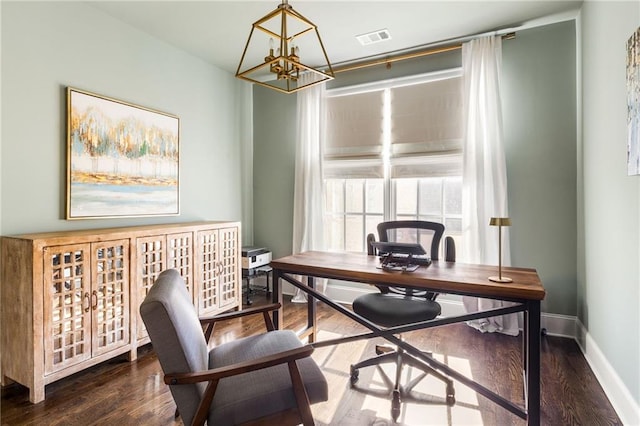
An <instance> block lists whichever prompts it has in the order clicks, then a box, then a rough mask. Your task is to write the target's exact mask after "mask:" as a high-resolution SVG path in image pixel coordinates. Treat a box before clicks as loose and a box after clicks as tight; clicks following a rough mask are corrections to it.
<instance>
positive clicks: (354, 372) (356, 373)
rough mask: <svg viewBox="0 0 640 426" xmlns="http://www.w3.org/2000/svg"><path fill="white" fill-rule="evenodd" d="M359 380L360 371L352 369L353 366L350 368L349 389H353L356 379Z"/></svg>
mask: <svg viewBox="0 0 640 426" xmlns="http://www.w3.org/2000/svg"><path fill="white" fill-rule="evenodd" d="M359 378H360V371H358V369H356V368H353V365H352V366H351V387H353V386H354V385H355V384H356V383H357V382H358V379H359Z"/></svg>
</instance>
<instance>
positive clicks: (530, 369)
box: [525, 300, 540, 426]
mask: <svg viewBox="0 0 640 426" xmlns="http://www.w3.org/2000/svg"><path fill="white" fill-rule="evenodd" d="M527 305H528V309H527V314H526V315H525V318H527V322H526V325H525V326H526V328H527V329H526V338H527V352H526V358H527V361H526V364H527V366H526V367H527V368H526V372H527V401H526V404H527V423H528V424H529V425H536V426H537V425H539V424H540V301H539V300H534V301H529V302H527Z"/></svg>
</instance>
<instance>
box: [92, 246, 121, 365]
mask: <svg viewBox="0 0 640 426" xmlns="http://www.w3.org/2000/svg"><path fill="white" fill-rule="evenodd" d="M91 254H92V262H91V282H92V290H91V313H92V330H93V333H92V334H93V339H92V355H93V356H97V355H100V354H103V353H107V352H109V351H112V350H114V349H117V348H120V347H122V346H125V345H128V344H129V342H130V338H129V325H130V324H129V301H130V297H129V240H120V241H107V242H100V243H93V244H91Z"/></svg>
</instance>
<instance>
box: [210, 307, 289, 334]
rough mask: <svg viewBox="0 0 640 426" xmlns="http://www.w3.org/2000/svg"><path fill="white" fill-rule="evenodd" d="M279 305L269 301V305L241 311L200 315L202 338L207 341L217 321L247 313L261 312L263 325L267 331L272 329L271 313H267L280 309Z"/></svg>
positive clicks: (239, 316) (240, 316) (273, 327)
mask: <svg viewBox="0 0 640 426" xmlns="http://www.w3.org/2000/svg"><path fill="white" fill-rule="evenodd" d="M281 306H282V305H281V304H280V303H271V304H269V305H264V306H258V307H256V308H249V309H243V310H242V311H234V312H228V313H226V314H219V315H214V316H212V317H201V318H200V324H201V325H203V326H205V325H206V328H205V331H204V338H205V340H206V341H207V342H209V339H210V338H211V335H212V334H213V329H214V328H215V325H216V323H217V322H220V321H226V320H230V319H234V318H242V317H246V316H247V315H255V314H262V316H263V317H264V323H265V327H267V331H273V330H275V329H276V328H275V326H274V325H273V321H272V320H271V315H269V313H270V312H273V311H275V310H278V309H280V307H281Z"/></svg>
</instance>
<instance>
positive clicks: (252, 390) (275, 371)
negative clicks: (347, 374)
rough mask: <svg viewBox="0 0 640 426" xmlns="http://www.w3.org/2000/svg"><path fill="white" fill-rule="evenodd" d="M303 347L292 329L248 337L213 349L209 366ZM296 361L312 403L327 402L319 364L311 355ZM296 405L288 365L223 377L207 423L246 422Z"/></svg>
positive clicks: (214, 366)
mask: <svg viewBox="0 0 640 426" xmlns="http://www.w3.org/2000/svg"><path fill="white" fill-rule="evenodd" d="M301 346H302V343H301V342H300V339H299V338H298V337H297V336H296V334H295V333H294V332H293V331H291V330H280V331H271V332H268V333H265V334H260V335H255V336H249V337H245V338H242V339H238V340H233V341H230V342H228V343H225V344H224V345H220V346H218V347H215V348H213V349H212V350H211V351H210V352H209V368H219V367H224V366H227V365H230V364H234V363H240V362H244V361H250V360H254V359H257V358H260V357H264V356H269V355H273V354H276V353H279V352H283V351H286V350H289V349H295V348H298V347H301ZM297 363H298V368H299V370H300V374H301V376H302V381H303V382H304V386H305V389H306V391H307V394H308V396H309V402H310V403H311V404H313V403H316V402H321V401H326V400H327V398H328V388H327V381H326V380H325V378H324V376H323V375H322V372H321V371H320V369H319V368H318V366H317V365H316V363H315V362H314V361H313V360H312V359H311V358H310V357H307V358H303V359H299V360H298V361H297ZM296 406H297V405H296V400H295V397H294V395H293V393H292V392H291V377H290V375H289V369H288V367H287V364H281V365H277V366H275V367H270V368H265V369H262V370H258V371H253V372H250V373H245V374H241V375H238V376H233V377H227V378H224V379H222V380H220V383H219V384H218V388H217V390H216V393H215V397H214V398H213V402H212V404H211V409H210V410H209V419H208V424H210V425H226V424H238V423H243V422H246V421H249V420H252V419H256V418H259V417H262V416H267V415H270V414H275V413H278V412H280V411H283V410H286V409H289V408H295V407H296Z"/></svg>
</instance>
